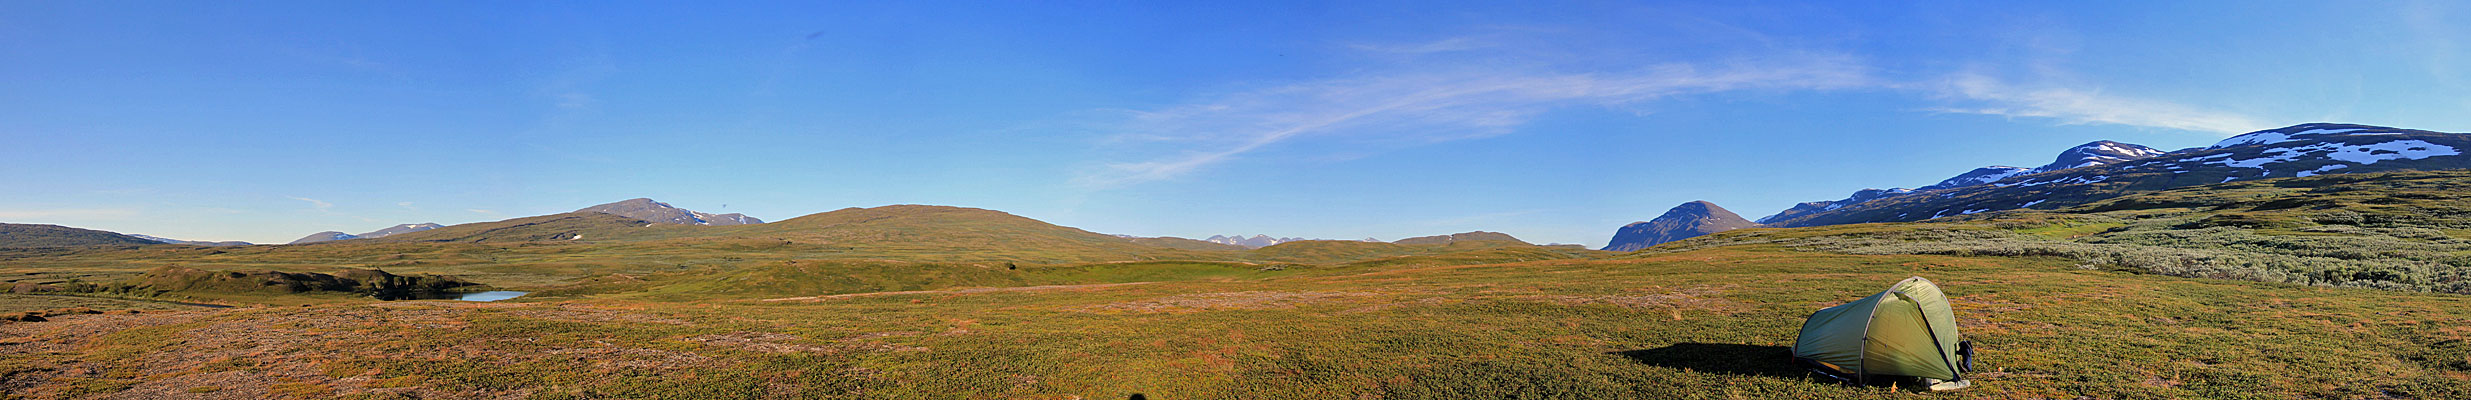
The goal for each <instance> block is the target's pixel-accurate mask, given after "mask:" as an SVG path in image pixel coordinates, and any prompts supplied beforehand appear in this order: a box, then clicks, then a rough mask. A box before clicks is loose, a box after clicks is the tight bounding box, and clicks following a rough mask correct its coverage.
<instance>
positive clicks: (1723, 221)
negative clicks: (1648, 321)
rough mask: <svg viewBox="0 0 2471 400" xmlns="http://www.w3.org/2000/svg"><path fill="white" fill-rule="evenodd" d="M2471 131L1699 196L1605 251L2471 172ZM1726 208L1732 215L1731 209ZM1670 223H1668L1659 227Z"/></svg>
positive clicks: (2303, 138)
mask: <svg viewBox="0 0 2471 400" xmlns="http://www.w3.org/2000/svg"><path fill="white" fill-rule="evenodd" d="M2465 147H2471V136H2466V135H2465V134H2460V133H2445V132H2434V131H2424V130H2415V129H2399V128H2390V127H2382V126H2371V125H2358V124H2337V123H2311V124H2300V125H2293V126H2289V127H2283V128H2276V129H2267V130H2261V131H2255V132H2249V133H2246V134H2241V135H2238V136H2233V137H2231V138H2228V139H2223V140H2222V141H2220V142H2217V143H2215V144H2213V145H2211V146H2206V147H2199V148H2191V149H2183V150H2178V151H2170V152H2164V151H2161V150H2157V149H2154V148H2151V147H2146V146H2140V145H2135V144H2128V143H2120V142H2113V141H2107V140H2105V141H2096V142H2092V143H2086V144H2084V145H2079V146H2076V147H2072V148H2069V149H2067V150H2064V151H2061V152H2060V154H2059V156H2058V157H2057V158H2056V159H2055V160H2053V161H2052V162H2051V163H2049V164H2045V165H2043V166H2041V167H2036V168H2020V167H2011V166H1999V165H1994V166H1988V167H1982V168H1976V169H1974V170H1972V171H1967V172H1965V173H1962V174H1958V175H1956V176H1954V177H1950V178H1948V179H1946V180H1941V181H1939V182H1938V183H1935V184H1931V185H1928V186H1922V187H1919V188H1911V189H1908V188H1892V189H1862V190H1858V191H1855V192H1854V193H1853V194H1852V195H1850V196H1846V197H1845V198H1844V199H1838V200H1825V201H1813V202H1805V203H1801V204H1796V205H1794V206H1793V207H1791V208H1787V209H1785V210H1784V211H1781V212H1778V213H1776V214H1773V215H1769V216H1766V217H1762V218H1759V219H1758V220H1757V221H1755V223H1751V224H1743V223H1738V222H1733V221H1730V220H1729V219H1727V218H1724V216H1723V215H1718V213H1714V212H1709V211H1708V210H1715V211H1722V210H1723V209H1722V208H1720V207H1715V205H1714V204H1701V203H1703V202H1692V203H1689V204H1684V205H1682V206H1679V207H1675V208H1674V209H1672V210H1669V211H1667V212H1666V214H1665V216H1662V217H1658V218H1657V220H1651V221H1647V222H1639V223H1633V224H1630V225H1626V226H1623V227H1622V228H1621V229H1619V230H1616V231H1615V234H1614V239H1613V240H1612V241H1610V242H1609V243H1607V245H1606V247H1605V249H1606V250H1617V251H1619V250H1636V249H1640V248H1645V247H1647V246H1653V245H1655V244H1657V243H1663V242H1669V241H1673V240H1680V239H1685V238H1688V237H1691V236H1698V235H1705V234H1710V233H1715V232H1722V231H1725V230H1731V229H1740V228H1749V227H1778V228H1788V227H1806V226H1821V225H1838V224H1856V223H1869V222H1904V221H1919V220H1926V219H1931V218H1938V217H1945V216H1953V215H1968V214H1977V213H1985V212H1995V211H2002V210H2013V209H2023V208H2036V209H2056V208H2062V207H2068V206H2075V205H2081V204H2086V203H2091V202H2095V201H2101V200H2105V199H2110V198H2115V197H2119V196H2122V195H2126V194H2133V193H2142V192H2150V191H2158V190H2165V189H2172V188H2179V187H2188V186H2197V185H2206V184H2217V183H2224V182H2232V181H2238V180H2252V179H2266V178H2278V177H2305V176H2313V175H2322V174H2342V173H2362V172H2382V171H2396V170H2443V169H2462V168H2471V158H2466V157H2462V151H2461V149H2463V148H2465ZM1722 214H1731V213H1729V212H1727V213H1722ZM1659 221H1663V222H1664V223H1658V222H1659Z"/></svg>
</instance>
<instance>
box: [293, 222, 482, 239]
mask: <svg viewBox="0 0 2471 400" xmlns="http://www.w3.org/2000/svg"><path fill="white" fill-rule="evenodd" d="M444 226H445V225H439V224H438V223H436V222H423V223H417V224H401V225H395V226H390V227H386V229H379V230H375V231H369V232H368V233H362V234H358V235H354V234H349V233H343V232H336V231H325V232H318V233H312V234H309V236H305V237H301V238H300V239H298V240H293V241H292V242H291V243H287V244H302V243H317V242H331V241H337V240H348V239H375V238H382V237H387V236H394V235H400V234H406V233H412V232H419V231H425V230H430V229H437V228H439V227H444Z"/></svg>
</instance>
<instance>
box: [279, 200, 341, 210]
mask: <svg viewBox="0 0 2471 400" xmlns="http://www.w3.org/2000/svg"><path fill="white" fill-rule="evenodd" d="M285 197H290V198H291V199H292V200H300V201H305V202H309V207H310V208H315V209H317V210H318V211H328V210H333V209H334V208H335V203H328V202H326V201H325V200H318V199H312V198H307V197H297V196H285Z"/></svg>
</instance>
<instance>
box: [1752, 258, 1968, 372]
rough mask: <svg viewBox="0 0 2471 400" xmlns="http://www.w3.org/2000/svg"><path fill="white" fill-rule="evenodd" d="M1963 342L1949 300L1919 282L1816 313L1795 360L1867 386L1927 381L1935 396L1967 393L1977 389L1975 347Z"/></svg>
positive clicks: (1806, 327)
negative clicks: (1877, 381)
mask: <svg viewBox="0 0 2471 400" xmlns="http://www.w3.org/2000/svg"><path fill="white" fill-rule="evenodd" d="M1957 339H1958V337H1957V335H1956V314H1955V313H1954V312H1953V311H1952V310H1950V309H1949V308H1948V298H1947V296H1945V295H1943V294H1941V293H1940V292H1939V286H1938V285H1933V284H1931V283H1930V280H1929V279H1922V277H1918V276H1917V277H1912V278H1906V279H1905V280H1903V281H1899V282H1896V285H1895V286H1889V287H1888V290H1887V291H1884V292H1879V294H1874V295H1870V297H1864V298H1862V299H1861V300H1854V301H1853V302H1851V303H1845V304H1844V305H1839V306H1835V307H1828V308H1827V309H1824V310H1819V312H1816V313H1811V314H1810V320H1808V321H1803V322H1802V335H1801V338H1800V339H1799V340H1796V341H1795V342H1794V343H1793V358H1794V359H1795V360H1796V361H1799V362H1802V363H1803V364H1806V365H1809V366H1810V367H1811V368H1812V369H1817V370H1819V371H1820V372H1824V373H1828V374H1829V375H1832V376H1836V377H1839V378H1845V379H1848V380H1856V381H1859V382H1862V383H1865V384H1867V383H1869V382H1870V380H1871V379H1872V377H1874V376H1893V377H1912V378H1919V379H1922V380H1923V383H1924V384H1925V385H1929V387H1930V389H1931V390H1954V389H1963V388H1965V387H1969V386H1972V383H1971V382H1967V381H1965V379H1964V378H1965V376H1964V373H1965V372H1970V371H1971V370H1972V364H1973V360H1972V358H1973V346H1972V343H1966V342H1962V341H1959V340H1957ZM1848 377H1849V378H1848Z"/></svg>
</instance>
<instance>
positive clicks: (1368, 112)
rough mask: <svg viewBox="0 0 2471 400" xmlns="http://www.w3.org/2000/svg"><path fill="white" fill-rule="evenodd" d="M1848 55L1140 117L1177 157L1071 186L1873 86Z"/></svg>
mask: <svg viewBox="0 0 2471 400" xmlns="http://www.w3.org/2000/svg"><path fill="white" fill-rule="evenodd" d="M1870 84H1871V83H1870V78H1869V75H1868V74H1866V73H1865V72H1864V70H1863V68H1862V67H1861V66H1860V65H1858V64H1856V63H1853V62H1851V61H1850V60H1848V59H1845V58H1842V57H1829V56H1812V57H1801V58H1797V59H1792V60H1763V62H1737V63H1728V64H1691V63H1667V64H1660V65H1655V66H1652V67H1648V68H1642V69H1636V70H1630V71H1622V72H1602V73H1563V72H1528V73H1520V72H1512V71H1502V70H1481V69H1468V70H1459V71H1441V72H1423V73H1393V74H1382V75H1372V76H1367V77H1351V78H1341V79H1329V80H1320V81H1311V82H1303V83H1296V84H1290V85H1285V86H1278V87H1272V88H1268V89H1261V90H1254V91H1245V92H1237V93H1233V94H1228V95H1224V96H1218V97H1215V98H1210V99H1207V100H1206V101H1199V102H1193V103H1189V104H1183V105H1177V106H1171V107H1166V108H1162V109H1158V110H1155V111H1135V112H1132V113H1130V114H1129V115H1130V117H1129V118H1127V121H1125V122H1123V123H1122V124H1121V125H1122V126H1121V131H1122V132H1121V134H1119V135H1117V136H1115V137H1114V140H1115V141H1118V142H1140V143H1167V144H1172V145H1174V146H1176V147H1180V148H1182V149H1184V150H1183V151H1182V152H1180V153H1179V154H1178V155H1176V156H1172V157H1164V158H1155V159H1150V160H1146V161H1139V162H1125V163H1112V164H1108V165H1106V166H1105V167H1103V168H1099V169H1097V170H1095V171H1092V172H1089V173H1085V174H1083V175H1081V176H1079V177H1078V178H1076V179H1075V181H1076V183H1079V184H1081V185H1083V186H1087V187H1095V188H1109V187H1119V186H1125V185H1132V184H1138V183H1143V182H1151V181H1158V180H1164V179H1171V178H1175V177H1178V176H1181V175H1184V174H1186V173H1190V172H1192V171H1195V170H1198V169H1201V168H1204V167H1207V166H1210V165H1212V164H1217V163H1221V162H1226V161H1229V160H1233V159H1236V158H1237V157H1239V156H1241V155H1243V154H1246V153H1251V152H1254V151H1258V150H1262V149H1264V148H1268V147H1270V146H1273V145H1276V144H1279V143H1281V142H1287V141H1291V140H1295V139H1299V138H1306V137H1315V136H1355V137H1368V136H1370V137H1390V138H1406V139H1411V140H1418V141H1426V142H1439V141H1450V140H1463V139H1473V138H1482V137H1489V136H1495V135H1500V134H1504V133H1508V132H1510V131H1511V129H1512V128H1515V127H1517V126H1519V125H1521V124H1524V123H1526V122H1527V121H1528V120H1530V119H1532V118H1534V117H1535V116H1536V115H1538V114H1541V113H1544V112H1546V111H1549V110H1553V109H1556V108H1564V107H1622V106H1629V105H1635V104H1638V103H1641V102H1646V101H1651V100H1655V99H1659V98H1667V97H1673V96H1682V95H1691V94H1703V93H1715V92H1727V91H1737V90H1762V89H1764V90H1822V89H1833V88H1851V87H1862V86H1866V85H1870Z"/></svg>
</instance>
